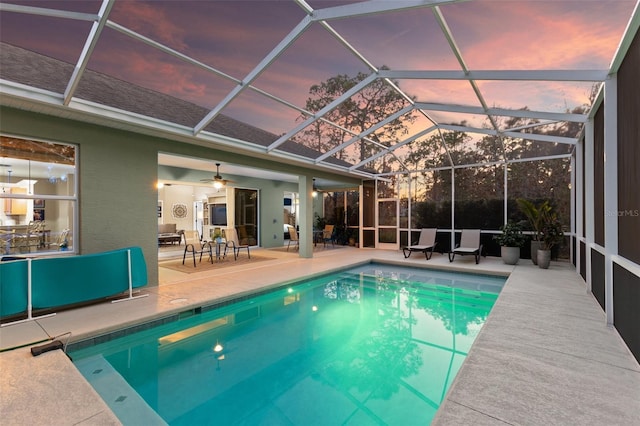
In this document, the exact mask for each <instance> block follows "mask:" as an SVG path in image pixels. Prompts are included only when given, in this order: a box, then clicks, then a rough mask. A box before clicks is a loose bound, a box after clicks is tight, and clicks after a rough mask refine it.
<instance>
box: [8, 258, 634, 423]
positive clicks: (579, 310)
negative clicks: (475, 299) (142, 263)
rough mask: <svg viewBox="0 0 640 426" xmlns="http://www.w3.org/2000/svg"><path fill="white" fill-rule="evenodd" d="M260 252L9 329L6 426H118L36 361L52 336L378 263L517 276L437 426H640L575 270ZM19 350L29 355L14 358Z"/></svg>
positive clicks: (55, 360) (53, 358)
mask: <svg viewBox="0 0 640 426" xmlns="http://www.w3.org/2000/svg"><path fill="white" fill-rule="evenodd" d="M252 252H255V253H259V252H260V251H259V250H255V251H254V250H252ZM262 252H263V253H265V252H266V253H268V255H269V257H273V258H274V260H268V261H261V262H260V263H256V264H254V265H246V264H244V266H242V267H240V266H227V267H225V268H223V269H220V270H218V271H214V272H211V271H210V272H202V273H192V274H184V273H176V272H175V271H167V270H165V271H167V273H165V274H163V273H162V270H161V273H160V278H161V282H160V285H159V286H157V287H149V288H145V289H143V290H142V294H147V295H148V296H147V297H143V298H139V299H134V300H130V301H126V302H120V303H101V304H98V305H93V306H89V307H83V308H80V309H73V310H69V311H64V312H61V313H59V314H57V315H55V316H53V317H48V318H41V319H37V320H36V321H31V322H26V323H20V324H14V325H8V326H6V327H2V328H0V349H2V350H3V352H1V353H0V369H1V371H2V375H1V378H0V417H1V418H2V419H3V424H7V425H14V424H15V425H21V424H44V423H47V424H87V425H88V424H105V425H110V424H119V422H118V420H117V419H116V418H115V416H114V415H113V413H111V412H110V411H109V409H108V408H107V406H106V405H105V403H104V402H103V401H102V400H101V399H100V398H99V397H98V395H97V393H96V392H95V391H94V390H93V389H92V388H91V386H90V385H89V384H88V383H87V382H86V380H85V379H84V378H83V377H82V376H81V375H80V373H79V372H78V371H77V369H76V368H75V367H74V366H73V364H72V363H71V361H70V360H69V359H68V358H67V357H66V356H65V355H64V353H63V352H61V351H54V352H48V353H45V354H43V355H40V356H38V357H32V356H31V354H30V353H29V349H28V345H29V344H34V342H37V341H40V340H42V339H44V338H46V337H47V336H58V335H62V334H63V333H68V332H71V333H72V337H71V339H70V341H71V342H76V341H79V340H83V339H87V338H90V337H94V336H99V335H101V334H105V333H109V332H113V331H115V330H119V329H122V328H125V327H129V326H132V325H135V324H139V323H140V322H143V321H150V320H157V319H161V318H165V317H167V316H170V315H175V314H178V313H179V312H183V311H187V310H190V309H194V308H197V307H200V306H206V305H209V304H211V303H215V302H217V301H223V300H228V299H231V298H233V297H234V296H237V295H238V294H248V293H251V292H254V291H256V290H260V289H264V288H269V287H273V286H277V285H280V284H282V283H284V282H288V281H291V280H294V279H296V278H298V277H301V276H307V275H317V274H322V273H326V272H329V271H331V270H334V269H337V268H342V267H345V266H350V265H353V264H356V263H359V262H366V261H369V260H370V259H378V260H383V261H386V262H392V263H397V264H400V265H417V266H428V267H431V268H436V269H447V270H451V269H454V270H458V271H466V272H476V273H493V274H501V275H508V274H511V276H510V278H509V280H508V281H507V285H506V286H505V289H504V290H503V292H502V293H501V294H500V297H499V298H498V301H497V302H496V305H495V307H494V309H493V310H492V312H491V314H490V316H489V319H488V320H487V323H486V324H485V326H484V328H483V329H482V331H481V332H480V335H479V336H478V339H477V340H476V342H475V343H474V345H473V347H472V349H471V351H470V353H469V355H468V357H467V360H466V362H465V363H464V364H463V366H462V368H461V370H460V372H459V374H458V376H457V377H456V379H455V381H454V383H453V385H452V387H451V388H450V389H449V393H448V397H447V398H446V400H445V401H444V402H443V404H442V406H441V408H440V410H439V411H438V414H437V415H436V418H435V419H434V421H433V424H435V425H503V424H532V425H538V424H539V425H543V424H544V425H548V424H563V425H564V424H575V425H578V424H580V425H583V424H607V425H631V424H638V425H640V397H638V396H639V395H640V367H639V366H638V363H637V362H636V360H635V359H634V358H633V357H632V356H631V354H630V352H629V350H628V348H627V347H626V346H625V345H624V344H623V342H622V340H621V339H620V337H619V336H618V334H617V332H616V331H615V329H613V328H610V327H607V326H606V324H605V319H604V314H603V312H602V310H601V309H600V307H599V305H598V304H597V302H596V301H595V299H594V298H593V297H592V296H591V295H590V294H589V293H588V292H587V291H586V288H585V284H584V282H583V281H582V279H581V278H580V276H579V275H577V274H576V273H575V269H574V268H573V267H572V266H571V265H569V264H566V263H561V262H553V263H552V266H551V268H550V269H549V270H547V271H543V270H540V269H539V268H537V267H535V266H534V265H532V264H531V263H530V261H528V260H521V261H520V263H519V264H518V265H517V266H509V265H504V264H503V263H502V261H501V260H500V259H499V258H491V257H488V258H482V259H481V261H480V264H479V265H476V264H475V262H474V260H473V257H460V258H459V257H457V258H456V260H455V261H454V262H453V263H449V261H448V259H447V256H446V255H440V254H434V256H433V258H432V259H431V260H429V261H426V260H425V259H424V257H420V256H415V255H414V256H411V257H410V258H409V259H404V258H403V256H402V253H401V252H400V251H384V250H372V249H360V250H357V249H352V248H336V249H333V250H331V249H328V250H325V251H321V252H319V253H314V257H313V259H302V258H299V257H298V256H297V254H296V253H291V252H289V253H287V252H282V251H262ZM65 339H66V336H64V337H61V340H62V341H65ZM22 345H27V346H25V347H21V348H17V349H12V348H16V347H18V346H22ZM61 384H62V385H61ZM62 392H63V394H64V398H61V397H60V395H61V393H62ZM34 401H36V404H34ZM34 405H36V406H37V408H35V409H33V406H34Z"/></svg>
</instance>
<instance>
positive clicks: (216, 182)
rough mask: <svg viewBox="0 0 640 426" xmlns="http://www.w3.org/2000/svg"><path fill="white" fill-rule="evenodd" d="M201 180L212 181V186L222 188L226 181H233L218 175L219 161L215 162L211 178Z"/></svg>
mask: <svg viewBox="0 0 640 426" xmlns="http://www.w3.org/2000/svg"><path fill="white" fill-rule="evenodd" d="M201 181H202V182H213V187H214V188H218V189H220V188H222V187H224V186H225V185H226V184H227V183H229V182H233V181H231V180H227V179H223V178H222V176H221V175H220V163H216V174H215V176H214V177H213V179H201Z"/></svg>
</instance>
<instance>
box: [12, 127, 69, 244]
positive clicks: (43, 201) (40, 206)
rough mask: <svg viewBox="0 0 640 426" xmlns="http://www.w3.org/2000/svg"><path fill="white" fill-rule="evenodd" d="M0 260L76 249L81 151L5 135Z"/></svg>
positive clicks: (61, 145)
mask: <svg viewBox="0 0 640 426" xmlns="http://www.w3.org/2000/svg"><path fill="white" fill-rule="evenodd" d="M0 147H1V148H2V149H1V150H0V152H2V157H0V180H1V182H0V194H1V197H2V202H1V203H0V207H1V211H0V255H9V256H12V255H21V254H26V253H42V252H54V251H59V250H63V251H66V250H73V241H74V232H73V231H74V226H73V225H74V223H75V215H76V210H77V209H76V204H77V200H76V196H75V194H76V148H75V146H73V145H67V144H59V143H53V142H42V141H34V140H27V139H20V138H14V137H9V136H0Z"/></svg>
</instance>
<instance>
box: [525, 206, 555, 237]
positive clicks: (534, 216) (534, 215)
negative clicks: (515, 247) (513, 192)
mask: <svg viewBox="0 0 640 426" xmlns="http://www.w3.org/2000/svg"><path fill="white" fill-rule="evenodd" d="M516 203H518V208H519V209H520V211H521V212H522V213H523V214H524V215H525V216H526V217H527V220H528V221H529V225H530V226H531V230H532V231H533V232H534V235H533V239H534V240H535V241H541V239H542V225H543V223H542V217H543V216H545V215H548V214H551V210H552V209H551V204H549V201H545V202H543V203H542V204H540V205H539V206H536V205H535V204H533V203H532V202H531V201H529V200H526V199H524V198H518V199H517V200H516Z"/></svg>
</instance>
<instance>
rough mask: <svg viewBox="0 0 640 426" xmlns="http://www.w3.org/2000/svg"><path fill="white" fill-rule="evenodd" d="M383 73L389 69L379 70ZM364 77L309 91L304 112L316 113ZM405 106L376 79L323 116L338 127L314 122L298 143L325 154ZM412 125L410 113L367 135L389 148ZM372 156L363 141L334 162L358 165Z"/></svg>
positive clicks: (329, 82)
mask: <svg viewBox="0 0 640 426" xmlns="http://www.w3.org/2000/svg"><path fill="white" fill-rule="evenodd" d="M382 69H388V68H387V67H382ZM367 77H368V75H367V74H365V73H358V74H357V75H356V76H354V77H350V76H348V75H345V74H341V75H337V76H335V77H331V78H329V79H328V80H326V81H324V82H322V83H319V84H315V85H313V86H311V88H310V89H309V94H310V97H309V98H308V99H307V101H306V104H305V106H306V109H307V110H308V111H310V112H312V113H317V112H318V111H320V110H322V109H323V108H325V107H326V106H327V105H329V104H331V103H332V102H333V101H335V100H336V99H338V98H339V97H340V96H342V95H344V94H345V93H346V92H347V91H348V90H350V89H351V88H353V87H354V86H355V85H357V84H358V83H360V82H362V81H363V80H364V79H366V78H367ZM394 83H395V82H394ZM406 105H407V100H406V99H405V97H404V96H402V95H401V94H400V93H398V92H397V91H396V90H395V89H394V88H393V86H391V85H389V84H388V83H387V82H386V81H385V80H384V79H376V80H374V81H373V82H372V83H371V84H369V85H368V86H367V87H365V88H364V89H362V90H360V91H359V92H358V93H357V94H355V95H353V96H351V97H350V98H348V99H346V100H344V101H343V102H342V103H340V105H338V106H337V107H336V108H334V109H332V110H331V111H329V112H328V113H327V114H325V115H324V118H325V119H327V120H328V121H330V122H332V123H335V124H336V125H337V126H339V127H336V126H335V125H332V124H330V123H327V122H326V121H323V120H316V121H315V122H314V123H313V125H311V126H309V127H308V128H307V129H305V130H304V131H303V132H301V135H299V136H298V138H297V142H299V143H301V144H303V145H305V146H308V147H309V148H312V149H315V150H316V151H319V152H326V151H328V150H330V149H332V148H334V147H336V146H338V145H339V144H341V143H343V142H345V141H347V140H348V139H350V138H351V137H352V133H353V134H360V133H362V132H364V131H365V130H367V129H369V128H370V127H371V126H374V125H375V124H377V123H379V122H380V121H382V120H384V119H385V118H386V117H388V116H389V115H391V114H393V113H395V112H396V111H398V110H400V109H402V108H404V107H405V106H406ZM306 118H307V116H306V115H302V116H301V117H300V119H303V120H304V119H306ZM414 121H415V117H414V115H413V113H409V114H405V115H403V116H401V117H399V118H397V119H396V120H393V121H392V122H390V123H388V124H387V125H385V126H383V127H382V128H381V129H379V130H378V131H376V132H374V133H372V134H370V135H368V138H369V139H371V140H374V141H376V142H378V143H381V144H383V145H385V146H391V145H392V144H394V143H397V142H398V141H399V138H400V137H401V136H402V135H406V134H407V133H408V128H407V126H408V125H409V124H411V123H413V122H414ZM344 129H347V130H349V131H351V132H348V131H347V130H344ZM374 152H375V151H374V150H373V147H372V146H370V142H367V141H366V140H364V139H363V140H361V141H359V142H358V143H357V144H354V145H352V147H351V148H348V149H345V150H342V151H340V152H338V153H337V158H339V159H342V160H345V161H349V162H352V163H358V162H360V161H362V160H365V159H367V158H369V157H370V156H371V155H373V153H374ZM384 167H385V166H384V165H383V168H384ZM379 171H382V170H379Z"/></svg>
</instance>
